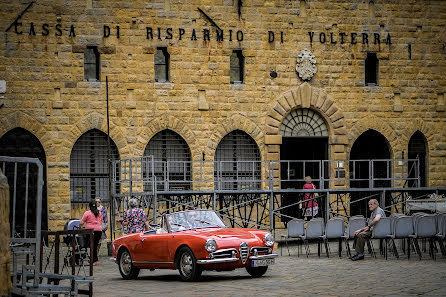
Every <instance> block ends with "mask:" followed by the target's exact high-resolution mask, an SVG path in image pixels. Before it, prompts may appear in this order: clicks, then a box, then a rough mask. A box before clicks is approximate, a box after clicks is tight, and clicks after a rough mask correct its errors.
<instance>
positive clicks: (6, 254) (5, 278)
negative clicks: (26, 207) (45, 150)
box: [0, 169, 11, 296]
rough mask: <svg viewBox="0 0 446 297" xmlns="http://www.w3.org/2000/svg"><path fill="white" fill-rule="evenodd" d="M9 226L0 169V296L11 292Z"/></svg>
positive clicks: (6, 187)
mask: <svg viewBox="0 0 446 297" xmlns="http://www.w3.org/2000/svg"><path fill="white" fill-rule="evenodd" d="M9 228H10V227H9V185H8V180H7V178H6V176H4V175H3V172H2V170H1V169H0V238H2V240H0V296H8V295H9V293H10V292H11V276H10V271H11V255H10V251H9V236H10V232H9Z"/></svg>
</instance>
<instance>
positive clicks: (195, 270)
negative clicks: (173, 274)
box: [177, 246, 203, 282]
mask: <svg viewBox="0 0 446 297" xmlns="http://www.w3.org/2000/svg"><path fill="white" fill-rule="evenodd" d="M177 267H178V270H179V272H180V276H181V279H182V280H184V281H188V282H190V281H196V280H198V279H199V278H200V276H201V273H202V272H203V269H202V267H201V266H200V265H198V264H197V259H196V258H195V256H194V253H193V252H192V251H191V249H190V248H188V247H186V246H185V247H182V248H181V249H180V251H179V252H178V258H177Z"/></svg>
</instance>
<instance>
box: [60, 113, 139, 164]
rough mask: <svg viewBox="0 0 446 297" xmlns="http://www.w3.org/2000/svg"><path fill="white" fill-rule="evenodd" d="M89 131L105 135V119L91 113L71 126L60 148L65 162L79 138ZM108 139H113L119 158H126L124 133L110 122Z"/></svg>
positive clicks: (127, 149)
mask: <svg viewBox="0 0 446 297" xmlns="http://www.w3.org/2000/svg"><path fill="white" fill-rule="evenodd" d="M91 129H98V130H100V131H102V132H104V133H105V134H107V119H106V117H105V116H104V115H102V114H100V113H98V112H92V113H90V114H88V115H87V116H85V117H83V118H81V119H80V120H78V121H77V122H76V123H75V124H74V125H73V128H72V129H71V130H70V131H68V132H67V137H64V139H63V145H62V146H61V150H62V152H61V155H62V158H64V161H65V162H70V155H71V150H72V149H73V146H74V144H75V143H76V141H77V140H78V139H79V137H81V135H83V134H84V133H85V132H87V131H89V130H91ZM110 138H111V139H113V142H114V143H115V144H116V147H117V148H118V152H119V156H120V157H121V158H123V156H128V153H129V151H130V150H129V147H128V143H127V137H126V131H125V129H123V128H119V127H118V126H117V125H115V124H113V122H111V121H110ZM65 158H66V159H65Z"/></svg>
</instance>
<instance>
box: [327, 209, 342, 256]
mask: <svg viewBox="0 0 446 297" xmlns="http://www.w3.org/2000/svg"><path fill="white" fill-rule="evenodd" d="M344 232H345V225H344V219H343V218H340V217H336V218H331V219H329V220H328V222H327V225H326V226H325V234H324V235H323V236H322V239H323V240H324V242H325V253H326V254H327V258H329V257H330V245H329V243H328V240H329V239H338V240H339V249H338V252H339V257H341V253H342V237H343V236H344Z"/></svg>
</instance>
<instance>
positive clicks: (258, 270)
mask: <svg viewBox="0 0 446 297" xmlns="http://www.w3.org/2000/svg"><path fill="white" fill-rule="evenodd" d="M267 270H268V266H260V267H246V271H248V273H249V274H250V275H251V276H253V277H261V276H262V275H264V274H265V273H266V271H267Z"/></svg>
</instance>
